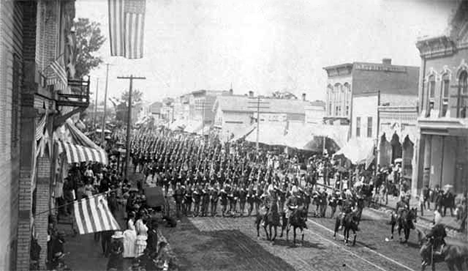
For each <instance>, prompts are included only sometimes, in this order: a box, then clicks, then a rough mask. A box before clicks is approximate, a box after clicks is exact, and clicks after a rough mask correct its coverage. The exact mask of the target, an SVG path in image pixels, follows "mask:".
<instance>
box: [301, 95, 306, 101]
mask: <svg viewBox="0 0 468 271" xmlns="http://www.w3.org/2000/svg"><path fill="white" fill-rule="evenodd" d="M302 100H303V101H305V100H306V94H305V93H302Z"/></svg>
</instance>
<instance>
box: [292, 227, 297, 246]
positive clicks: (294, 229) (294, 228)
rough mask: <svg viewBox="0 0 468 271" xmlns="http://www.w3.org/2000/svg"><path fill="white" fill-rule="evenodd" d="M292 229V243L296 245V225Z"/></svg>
mask: <svg viewBox="0 0 468 271" xmlns="http://www.w3.org/2000/svg"><path fill="white" fill-rule="evenodd" d="M293 231H294V241H293V243H294V245H296V226H294V227H293Z"/></svg>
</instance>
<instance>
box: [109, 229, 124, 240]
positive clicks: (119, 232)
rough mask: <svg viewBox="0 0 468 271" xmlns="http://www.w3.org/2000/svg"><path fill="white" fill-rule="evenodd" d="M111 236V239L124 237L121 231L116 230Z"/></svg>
mask: <svg viewBox="0 0 468 271" xmlns="http://www.w3.org/2000/svg"><path fill="white" fill-rule="evenodd" d="M112 238H113V239H121V238H124V236H123V234H122V232H121V231H116V232H114V235H112Z"/></svg>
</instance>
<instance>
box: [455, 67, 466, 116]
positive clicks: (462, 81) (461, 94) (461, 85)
mask: <svg viewBox="0 0 468 271" xmlns="http://www.w3.org/2000/svg"><path fill="white" fill-rule="evenodd" d="M467 80H468V73H467V72H466V71H463V72H462V73H461V74H460V77H459V79H458V95H457V118H466V106H467V104H466V98H467V97H468V82H467Z"/></svg>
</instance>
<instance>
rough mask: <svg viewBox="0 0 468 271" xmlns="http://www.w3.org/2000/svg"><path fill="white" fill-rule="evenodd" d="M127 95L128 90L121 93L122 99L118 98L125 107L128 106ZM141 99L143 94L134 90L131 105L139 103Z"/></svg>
mask: <svg viewBox="0 0 468 271" xmlns="http://www.w3.org/2000/svg"><path fill="white" fill-rule="evenodd" d="M128 94H129V92H128V90H125V91H124V92H123V93H122V97H121V98H120V99H121V100H122V102H124V103H125V104H126V105H127V104H128V100H129V95H128ZM142 98H143V92H141V91H139V90H138V89H134V90H133V91H132V105H135V104H137V103H139V102H141V100H142Z"/></svg>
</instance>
